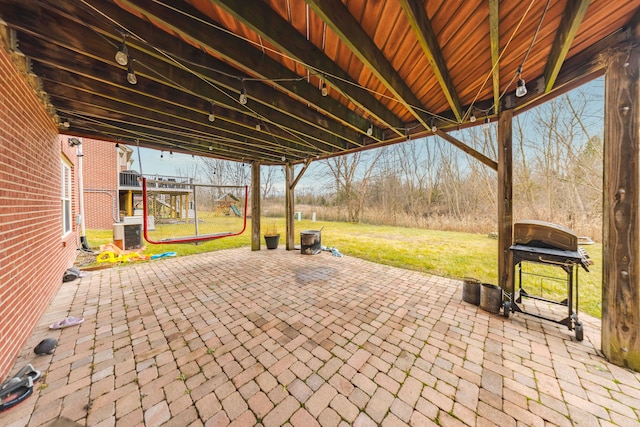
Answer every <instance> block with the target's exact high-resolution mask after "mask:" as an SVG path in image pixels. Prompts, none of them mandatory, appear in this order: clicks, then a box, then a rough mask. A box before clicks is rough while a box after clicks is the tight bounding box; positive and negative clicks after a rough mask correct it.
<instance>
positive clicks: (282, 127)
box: [76, 0, 339, 149]
mask: <svg viewBox="0 0 640 427" xmlns="http://www.w3.org/2000/svg"><path fill="white" fill-rule="evenodd" d="M81 1H82V3H83V4H85V5H86V6H87V7H88V8H90V9H91V10H93V11H94V12H96V13H98V14H99V15H100V16H102V17H103V18H105V19H106V20H107V21H109V22H111V24H112V25H114V26H116V28H120V29H122V30H124V31H126V32H127V33H128V34H129V35H132V36H134V37H135V38H136V39H138V40H139V41H140V42H142V43H144V44H145V45H147V46H149V47H151V48H152V49H154V50H155V51H157V52H159V53H161V54H162V55H163V56H164V57H166V58H167V59H169V60H170V61H171V62H173V63H174V64H176V65H177V66H178V68H180V69H182V70H183V71H186V72H189V73H191V74H193V75H194V76H196V77H198V78H199V79H200V80H202V81H203V82H204V83H206V84H207V85H209V86H211V87H212V88H214V89H216V90H217V91H219V92H220V93H221V94H223V95H224V96H226V97H228V98H229V99H231V100H232V101H234V102H236V103H238V104H239V101H238V100H237V99H236V98H235V97H233V96H231V95H230V94H228V93H227V92H226V91H224V90H222V89H221V88H219V87H218V86H217V85H215V84H214V83H213V82H211V81H210V80H208V79H206V78H205V77H204V76H202V75H201V74H199V73H196V72H195V71H194V70H191V69H190V68H189V67H187V66H185V65H184V64H182V63H180V61H179V60H177V59H176V58H174V57H173V55H172V54H170V53H167V52H165V51H164V50H162V49H159V48H157V47H155V46H154V45H152V44H151V43H149V42H148V41H146V40H145V39H144V38H143V37H141V36H140V35H138V34H136V33H135V32H133V31H131V30H130V29H128V28H126V27H125V26H123V25H121V24H120V23H118V22H117V21H115V20H114V19H112V18H111V17H109V16H107V15H106V14H105V13H103V12H102V11H100V10H98V9H96V8H95V7H93V6H92V5H90V4H88V3H87V2H86V1H85V0H81ZM160 4H162V3H160ZM76 18H77V17H76ZM109 43H110V44H111V45H112V46H113V43H112V42H109ZM136 62H137V63H138V64H141V65H142V66H144V67H145V68H146V69H147V70H151V68H150V67H148V66H146V65H145V64H143V63H142V62H140V61H138V60H136ZM151 71H153V70H151ZM216 71H219V70H216ZM155 73H156V75H159V76H161V77H162V78H164V79H165V80H166V81H168V82H170V83H172V84H174V85H176V86H178V87H181V88H183V87H182V86H180V85H179V84H177V83H175V82H172V81H171V80H170V79H168V78H167V77H166V76H164V75H162V74H160V73H157V72H155ZM229 77H233V78H237V79H239V80H240V81H242V80H243V79H245V77H242V76H229ZM304 79H305V77H302V78H301V80H304ZM246 80H249V78H246ZM255 80H259V79H255ZM264 80H268V79H264ZM271 81H273V80H271ZM183 90H186V89H184V88H183ZM186 91H187V92H188V93H192V94H193V92H191V91H188V90H186ZM193 95H194V96H198V97H200V96H199V95H197V94H193ZM207 101H208V102H212V100H207ZM244 107H245V109H247V110H248V111H250V112H251V113H252V114H253V115H254V116H255V115H257V112H256V111H254V110H253V109H251V107H248V106H247V105H244ZM271 123H272V124H273V125H274V126H276V127H277V128H279V129H280V130H282V131H283V132H284V133H286V134H289V135H290V136H291V137H293V138H294V139H296V140H298V141H299V142H300V144H301V145H303V146H306V147H308V148H313V149H319V148H318V147H316V146H315V145H313V144H311V143H309V142H307V141H306V140H304V139H303V138H301V137H300V136H299V135H298V134H297V133H296V132H295V131H294V130H293V129H289V128H288V127H286V126H283V125H280V124H279V123H275V122H271ZM272 136H273V137H274V140H275V136H274V135H272ZM336 148H339V147H336Z"/></svg>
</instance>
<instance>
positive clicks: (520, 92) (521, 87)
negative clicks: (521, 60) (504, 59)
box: [516, 65, 527, 98]
mask: <svg viewBox="0 0 640 427" xmlns="http://www.w3.org/2000/svg"><path fill="white" fill-rule="evenodd" d="M518 77H519V79H518V83H516V96H517V97H518V98H522V97H523V96H525V95H526V94H527V86H526V85H525V84H524V79H523V78H522V65H521V66H519V67H518Z"/></svg>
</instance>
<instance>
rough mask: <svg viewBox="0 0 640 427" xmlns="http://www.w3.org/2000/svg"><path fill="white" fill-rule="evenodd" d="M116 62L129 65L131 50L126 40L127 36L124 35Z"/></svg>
mask: <svg viewBox="0 0 640 427" xmlns="http://www.w3.org/2000/svg"><path fill="white" fill-rule="evenodd" d="M116 62H117V63H118V64H120V65H127V62H129V50H128V49H127V43H126V42H125V36H124V35H123V36H122V43H120V47H119V48H118V51H117V52H116Z"/></svg>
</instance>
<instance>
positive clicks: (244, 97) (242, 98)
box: [238, 80, 247, 105]
mask: <svg viewBox="0 0 640 427" xmlns="http://www.w3.org/2000/svg"><path fill="white" fill-rule="evenodd" d="M238 101H239V102H240V104H242V105H245V104H246V103H247V89H245V87H244V80H242V89H241V90H240V98H238Z"/></svg>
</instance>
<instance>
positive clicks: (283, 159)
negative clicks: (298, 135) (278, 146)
mask: <svg viewBox="0 0 640 427" xmlns="http://www.w3.org/2000/svg"><path fill="white" fill-rule="evenodd" d="M286 160H287V158H286V157H285V156H284V154H283V155H282V161H283V162H284V161H286Z"/></svg>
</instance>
